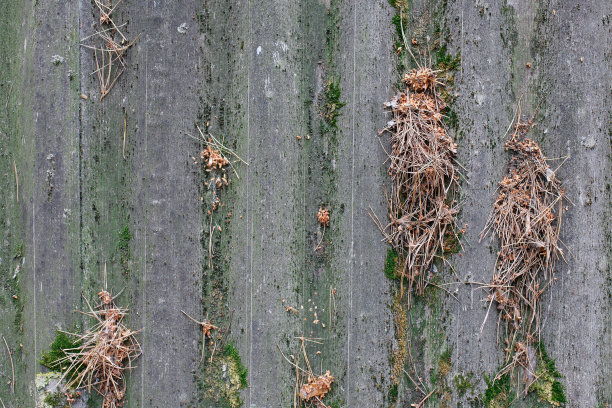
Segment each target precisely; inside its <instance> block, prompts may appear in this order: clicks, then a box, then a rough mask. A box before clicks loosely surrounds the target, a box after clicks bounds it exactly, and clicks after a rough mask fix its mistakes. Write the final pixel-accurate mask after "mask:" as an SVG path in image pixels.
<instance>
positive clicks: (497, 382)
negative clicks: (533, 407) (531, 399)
mask: <svg viewBox="0 0 612 408" xmlns="http://www.w3.org/2000/svg"><path fill="white" fill-rule="evenodd" d="M485 382H486V384H487V389H486V390H485V393H484V398H483V402H484V404H485V407H487V408H508V407H509V406H510V404H511V403H512V401H513V400H514V394H513V392H512V387H511V384H510V375H509V374H506V375H503V376H502V377H501V378H499V379H493V380H491V379H490V378H488V377H487V376H485Z"/></svg>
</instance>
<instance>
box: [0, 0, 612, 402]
mask: <svg viewBox="0 0 612 408" xmlns="http://www.w3.org/2000/svg"><path fill="white" fill-rule="evenodd" d="M408 3H409V4H408V6H409V7H408V15H409V24H408V25H407V27H405V31H406V33H407V36H408V38H409V40H410V39H411V38H413V37H414V38H415V39H416V40H417V41H418V42H419V46H417V47H415V52H417V54H418V51H419V50H422V49H423V47H424V46H423V44H425V46H426V44H427V38H428V36H429V41H430V42H431V43H433V42H434V41H435V40H438V41H440V42H441V44H445V45H446V46H447V49H448V52H449V53H450V54H452V55H460V57H461V64H460V67H459V68H458V70H457V71H456V73H455V79H454V89H453V93H456V99H455V102H454V104H453V106H452V108H453V110H454V111H455V112H456V114H457V118H458V128H457V129H456V139H457V141H458V144H459V155H458V160H459V161H460V162H461V164H462V165H463V166H464V167H465V173H466V175H467V177H468V182H464V183H463V199H464V205H463V210H462V213H461V216H460V220H459V224H460V225H463V224H465V223H467V224H468V228H467V234H466V237H465V241H464V246H465V250H464V251H461V253H460V255H461V256H459V255H454V256H452V257H451V258H449V260H448V262H447V263H445V264H443V265H440V266H439V269H440V271H439V274H440V276H441V277H442V278H441V279H442V282H444V283H449V285H448V286H447V287H448V290H449V291H450V292H452V293H453V295H454V296H455V297H456V299H455V298H454V297H452V296H449V295H448V294H447V292H445V291H438V292H436V293H435V296H433V295H432V296H431V298H423V299H417V300H416V301H415V303H414V305H413V307H412V308H411V309H409V310H408V309H407V308H405V307H404V308H403V307H399V306H398V304H397V302H396V301H395V300H394V294H395V293H396V291H397V286H398V285H397V283H395V282H392V281H390V280H387V279H386V278H385V277H384V275H383V264H384V259H385V256H386V251H387V248H386V245H385V244H384V243H383V242H381V235H380V233H379V232H378V230H377V228H376V227H375V225H374V224H373V222H372V221H371V220H370V218H369V217H368V215H367V210H368V209H369V208H372V209H373V211H374V212H375V213H376V214H378V215H379V217H381V219H383V218H386V217H385V198H384V186H386V185H387V186H388V184H389V180H388V178H387V175H386V171H385V163H384V161H385V154H384V151H383V150H382V148H381V145H380V143H379V139H378V137H377V130H378V129H381V128H382V127H383V126H384V125H385V122H386V116H385V113H384V111H383V102H384V101H386V100H387V99H389V98H390V97H391V96H392V95H393V93H394V90H395V88H394V85H395V84H396V83H397V81H398V79H399V77H400V74H401V72H398V62H400V61H398V58H397V56H396V53H395V51H396V50H395V49H394V48H395V47H394V44H395V41H396V40H397V36H396V32H395V27H394V26H393V24H392V19H393V16H394V15H395V13H396V11H397V10H396V9H395V8H394V7H393V6H392V5H390V4H389V3H388V2H387V1H383V0H380V1H367V0H351V1H331V2H330V1H329V0H328V1H325V0H302V1H289V0H282V1H259V2H252V1H245V0H236V1H234V2H226V1H221V0H208V1H204V0H199V1H196V0H186V1H183V2H162V1H141V2H137V1H124V2H122V3H121V4H120V5H119V6H118V8H117V12H116V21H117V22H126V23H127V25H126V27H125V30H124V32H125V33H127V34H128V36H129V37H130V38H134V37H136V36H137V35H138V34H140V38H139V39H138V40H137V42H136V43H135V45H134V46H133V47H132V48H131V49H130V51H129V52H128V56H127V61H128V64H129V65H128V68H127V70H126V71H125V73H124V74H123V75H122V76H121V78H120V79H119V80H118V82H117V84H116V85H115V87H114V89H113V90H112V91H111V92H110V94H109V95H108V96H106V97H105V98H104V99H103V100H100V98H99V90H98V83H97V78H96V76H95V75H91V73H92V72H93V71H94V69H95V61H94V59H93V53H92V52H91V51H90V50H88V49H86V48H83V47H80V46H79V39H80V38H84V37H86V36H88V35H90V34H92V33H93V31H94V27H95V26H94V23H95V20H96V19H97V16H96V14H95V13H94V11H95V9H94V6H93V4H92V2H89V1H61V2H56V1H49V0H37V1H27V0H26V1H20V2H16V1H15V2H8V1H7V2H2V4H0V37H1V39H2V41H0V107H1V108H2V109H0V138H1V143H0V156H1V160H0V183H1V185H0V215H1V216H0V226H1V229H0V230H1V233H2V234H3V236H2V240H1V241H0V282H1V286H0V334H2V335H3V336H4V337H5V339H6V341H7V344H8V346H9V349H10V350H11V351H12V353H13V354H12V357H13V361H14V369H15V392H14V394H13V393H11V391H10V386H9V384H7V382H10V380H11V378H12V374H11V367H10V362H9V359H8V355H7V353H6V350H5V348H4V344H3V342H2V343H0V344H2V347H1V349H2V352H1V353H0V355H2V358H0V398H2V401H3V403H4V405H5V406H6V407H30V406H33V405H34V402H33V401H34V399H35V398H36V395H35V394H36V391H35V386H34V379H35V376H36V374H37V373H40V372H44V371H45V369H44V368H43V367H41V366H40V365H39V364H38V359H39V358H40V354H41V352H42V351H44V350H46V349H47V348H48V345H49V343H50V342H51V341H52V340H53V337H54V332H55V330H56V329H58V328H59V329H66V330H72V329H73V328H74V325H75V324H76V325H80V326H79V327H82V325H83V324H87V322H84V321H83V319H82V317H80V316H79V315H78V314H77V313H74V310H76V309H82V308H83V307H84V303H83V300H82V295H83V296H86V297H87V298H88V299H92V298H93V297H95V294H96V293H97V291H98V290H99V289H100V288H101V286H102V284H103V283H102V282H103V270H104V265H105V264H106V267H107V270H108V280H109V286H110V287H111V288H112V289H113V291H114V292H115V293H117V292H118V291H119V290H121V289H124V291H123V292H122V294H121V296H120V297H119V298H118V301H119V302H120V303H121V304H122V305H124V306H126V307H129V308H130V310H131V315H130V317H129V324H130V326H131V327H133V328H134V329H138V328H143V331H142V333H141V334H140V336H139V339H140V340H141V343H142V347H143V351H144V352H143V355H142V357H141V358H140V359H139V360H138V361H137V363H136V365H137V366H138V367H137V368H136V369H135V370H134V371H133V372H131V373H130V374H129V377H128V399H127V400H128V403H127V406H128V407H136V406H139V407H171V406H172V407H173V406H207V407H208V406H210V407H216V406H224V405H223V401H216V402H215V396H218V395H219V387H222V386H223V384H224V383H223V380H219V381H220V382H219V381H216V380H215V381H212V380H210V379H211V378H213V377H214V378H216V377H215V376H216V375H218V374H219V373H218V372H215V370H216V369H217V368H218V367H217V368H215V366H214V365H211V364H199V359H200V349H201V337H200V330H199V328H198V327H197V326H196V325H195V324H193V323H192V322H190V321H189V320H188V319H186V318H185V317H184V316H183V315H182V314H181V313H180V310H181V309H182V310H184V311H186V312H187V313H189V314H190V315H192V316H194V317H197V318H202V317H204V316H208V318H210V319H211V320H213V322H214V323H216V324H217V325H218V326H219V327H221V328H223V329H225V328H227V327H229V330H228V333H227V335H225V336H224V338H223V339H221V340H219V344H222V343H228V342H230V341H231V342H232V344H234V345H235V346H236V347H237V349H238V351H239V354H240V356H241V359H242V363H243V364H244V365H245V366H246V367H247V368H248V383H249V387H248V388H246V389H243V390H242V391H241V392H240V397H241V398H242V400H243V401H244V403H245V406H250V407H272V406H290V405H291V404H293V399H294V396H293V393H294V389H293V387H294V383H295V372H294V369H293V368H292V367H291V366H290V365H289V364H288V363H287V362H286V361H285V360H284V359H283V357H282V356H281V354H280V352H279V350H278V347H280V348H281V349H282V350H283V352H284V353H285V354H286V355H289V354H294V355H296V354H297V353H299V344H300V343H299V340H297V339H296V338H295V337H296V336H305V337H311V338H321V339H323V343H324V344H321V345H319V344H316V343H308V346H307V350H308V353H309V357H310V361H311V364H312V367H313V370H314V371H316V372H319V371H321V370H323V372H324V371H325V370H330V371H331V372H332V374H333V375H334V376H335V377H336V382H335V384H334V391H333V392H332V393H331V394H330V395H329V396H328V397H326V402H327V403H328V404H331V403H335V404H337V405H334V406H341V407H355V406H357V407H379V406H390V405H391V404H392V403H393V402H394V401H396V398H395V397H394V396H393V394H394V391H393V387H392V386H393V378H392V356H393V353H394V350H397V348H398V335H397V333H396V330H397V328H398V327H400V326H398V324H397V322H398V321H400V320H401V318H402V316H404V317H405V320H406V322H407V330H404V331H403V332H401V333H403V335H405V336H406V337H405V340H406V341H407V342H408V344H409V345H410V349H411V354H412V360H414V364H413V365H412V366H411V365H407V366H406V369H407V371H409V372H410V371H411V370H413V369H414V370H415V373H414V374H415V375H418V376H421V377H424V382H425V383H427V384H429V385H430V386H431V387H432V388H433V387H436V386H438V387H439V390H440V392H436V393H434V394H433V395H432V397H431V398H430V399H429V400H428V401H427V406H432V407H433V406H445V404H450V405H448V406H456V405H458V404H463V405H462V406H479V402H478V396H479V395H480V394H481V393H482V392H483V391H484V389H485V388H486V384H485V381H484V378H485V376H493V375H495V373H496V372H497V370H498V369H499V367H500V365H501V364H502V352H501V347H500V346H499V345H498V344H497V334H496V323H495V322H496V316H495V317H489V319H488V320H487V323H486V324H485V325H484V327H483V329H482V331H481V325H482V322H483V320H484V317H485V315H486V312H487V310H486V308H485V307H484V305H483V302H481V300H482V299H483V298H484V297H485V293H484V292H483V291H482V290H481V289H478V288H477V287H476V286H474V285H465V284H457V283H456V282H459V281H466V280H470V281H480V282H488V281H489V280H490V277H491V273H492V271H493V267H494V264H495V255H494V254H495V251H496V248H497V247H496V245H497V244H496V243H495V242H494V241H493V242H489V241H486V242H483V243H478V236H479V234H480V231H481V230H482V228H483V227H484V223H485V221H486V217H487V215H488V212H489V210H490V208H491V205H492V203H493V200H494V197H495V188H496V183H497V181H499V180H500V179H501V177H502V176H503V174H504V172H505V163H506V159H507V155H506V153H505V152H504V150H503V141H504V140H503V137H504V134H505V132H506V130H507V128H508V126H509V124H510V122H511V120H512V118H513V114H514V110H515V109H516V106H517V103H518V101H519V99H520V100H521V101H522V106H523V109H524V110H525V111H526V112H533V110H534V109H535V106H537V105H538V104H539V106H540V108H539V113H538V115H537V116H536V120H535V123H536V126H535V128H534V129H533V133H532V135H533V137H534V138H535V140H536V141H537V142H538V143H540V145H541V146H542V148H543V150H544V152H545V154H546V155H547V156H548V157H550V158H559V157H566V156H567V157H568V158H567V160H566V161H565V162H564V164H563V166H562V167H561V168H560V169H559V171H558V175H559V177H560V178H561V179H562V180H563V181H564V186H565V188H566V189H567V194H568V198H569V200H570V201H571V204H568V206H569V208H568V211H567V212H566V213H565V216H564V217H565V218H564V227H563V229H562V240H563V243H564V244H565V246H566V248H567V249H566V258H567V263H559V264H558V268H557V276H558V281H557V283H556V284H555V285H554V286H553V287H552V289H551V290H550V291H549V292H548V293H547V294H546V296H545V299H544V300H543V302H542V303H543V309H542V321H543V322H544V323H543V338H542V340H543V341H544V343H545V344H546V346H547V349H548V352H549V354H550V355H551V357H553V358H554V359H555V360H556V364H557V368H558V369H559V371H560V372H561V374H562V375H563V376H564V379H562V382H563V384H564V385H565V388H566V394H567V397H568V400H569V406H579V407H602V406H603V407H605V406H608V405H609V404H610V403H612V380H611V363H610V362H611V361H612V334H611V333H612V331H611V327H610V325H611V317H610V316H612V307H611V306H612V305H611V296H610V255H611V250H612V243H611V240H610V199H611V193H610V172H611V168H610V167H611V166H610V163H611V160H610V153H611V152H610V148H611V147H610V146H611V144H610V132H611V122H610V121H611V112H612V100H611V99H612V94H611V88H610V86H611V85H610V84H611V83H612V74H611V72H612V71H611V70H610V58H611V56H610V50H611V46H612V36H611V24H612V23H611V22H610V18H611V14H612V6H611V5H610V4H608V3H606V2H598V1H594V0H593V1H578V2H575V1H552V0H551V1H539V2H527V1H514V0H513V1H509V0H508V1H504V2H502V1H499V2H493V1H491V2H484V1H471V0H470V1H468V0H454V1H452V0H449V1H426V0H413V1H412V2H408ZM183 23H185V24H186V26H183V27H186V31H185V32H184V33H181V32H180V31H179V30H178V29H177V28H178V27H179V26H181V25H182V24H183ZM181 31H184V30H181ZM55 56H59V57H61V58H57V57H55ZM428 58H429V55H428V54H426V55H418V56H417V59H420V60H421V61H424V60H427V59H428ZM432 58H433V59H435V54H433V57H432ZM528 63H529V65H530V68H528V67H527V64H528ZM330 83H331V84H332V87H333V86H335V85H338V86H339V89H340V91H341V94H340V97H339V100H335V99H333V98H332V97H331V96H330V92H329V91H330V89H329V88H330ZM81 94H84V95H86V96H87V99H82V98H81V97H80V95H81ZM338 102H340V103H343V104H344V106H342V107H341V108H340V107H339V106H340V105H339V104H338ZM334 103H336V105H337V106H336V109H339V113H340V114H339V115H338V116H335V119H334V120H335V122H336V124H335V126H334V125H333V124H332V123H331V122H330V121H329V120H326V119H325V114H326V113H329V112H330V105H333V104H334ZM332 117H333V115H332ZM124 123H125V124H126V126H125V148H124V147H123V137H124ZM196 124H197V125H199V126H200V127H201V128H202V129H203V130H207V131H208V132H210V133H211V134H213V135H215V136H216V137H222V138H224V141H225V143H226V145H227V146H229V147H231V148H232V149H233V150H234V151H235V152H236V153H237V154H238V155H239V156H240V157H242V158H243V159H244V160H245V161H246V162H248V166H247V165H245V164H241V163H237V164H235V166H236V172H237V174H234V173H232V176H231V178H232V183H231V184H230V186H229V187H228V188H227V189H226V190H224V191H223V192H221V193H220V199H221V202H222V204H223V205H224V206H223V207H221V208H220V209H219V210H218V211H216V212H215V213H214V214H213V216H212V218H211V217H209V215H208V212H207V211H208V209H209V203H210V200H211V193H210V191H207V189H206V188H205V187H204V180H205V174H204V173H203V172H202V170H201V167H200V166H198V165H194V164H193V157H196V158H197V157H198V154H199V151H200V149H201V145H200V144H199V143H198V142H196V141H194V140H193V139H192V138H191V137H190V136H197V132H198V131H197V129H196ZM297 136H300V137H301V139H300V140H298V137H297ZM561 162H562V160H559V161H555V162H554V163H556V164H554V166H555V167H556V166H557V163H558V164H560V163H561ZM15 172H16V173H17V177H18V180H19V189H18V190H17V185H16V178H15ZM17 195H18V196H17ZM320 207H327V208H329V209H330V210H331V223H330V226H329V228H326V229H325V230H323V229H322V228H321V227H320V225H319V224H318V223H317V220H316V213H317V211H318V209H319V208H320ZM229 213H231V216H230V217H228V214H229ZM211 220H212V221H211ZM211 223H212V224H211ZM211 225H212V226H213V227H215V226H219V227H221V231H219V229H217V230H216V232H214V233H213V235H212V238H211V237H210V235H209V234H210V230H211ZM319 242H320V248H319V249H317V246H318V244H319ZM209 245H212V248H213V250H214V258H213V259H212V265H213V266H212V268H211V267H210V266H209V265H210V261H211V259H209V255H208V254H209ZM453 282H455V283H453ZM445 287H446V286H445ZM283 300H284V302H283ZM394 304H395V306H396V307H394ZM287 305H290V306H292V307H295V308H297V309H298V310H299V316H296V315H294V314H292V313H287V312H286V310H285V307H286V306H287ZM301 306H303V307H304V308H303V309H302V308H301ZM315 307H316V308H315ZM310 309H312V311H311V310H310ZM315 312H317V317H318V318H319V323H318V324H315V323H313V321H314V320H315V316H314V313H315ZM330 312H331V321H330ZM230 323H231V324H230ZM322 323H324V324H325V327H323V326H322ZM213 349H214V346H213V345H212V344H211V343H210V342H209V343H208V345H207V356H210V352H211V351H212V350H213ZM318 351H320V354H318V353H317V352H318ZM217 352H218V353H219V351H217ZM445 352H446V355H448V353H450V369H449V372H448V373H447V374H446V375H445V376H444V378H443V379H440V378H438V381H439V385H436V384H435V382H434V381H433V379H432V376H431V373H435V372H438V371H439V361H440V358H441V356H443V355H444V353H445ZM220 355H221V354H219V356H220ZM470 373H471V376H470ZM460 376H462V377H466V378H467V377H469V378H471V380H470V383H471V384H472V385H473V388H470V389H469V390H468V391H467V392H465V393H462V392H461V391H460V390H459V389H458V387H457V386H456V384H457V381H456V380H457V379H460V378H462V377H460ZM432 382H433V383H432ZM211 387H212V388H215V387H217V389H216V390H211V389H210V388H211ZM442 390H443V392H442ZM421 398H422V396H421V394H420V393H418V392H415V391H414V389H413V387H412V386H411V383H410V381H409V380H408V379H407V377H406V376H403V377H402V379H401V381H400V383H399V387H398V397H397V401H396V406H410V404H412V403H418V402H419V401H420V399H421ZM470 404H471V405H470ZM520 404H523V405H524V406H535V404H538V403H537V402H536V401H535V400H534V399H528V400H525V401H523V402H522V403H519V404H518V405H520ZM606 404H608V405H606ZM518 405H517V406H518Z"/></svg>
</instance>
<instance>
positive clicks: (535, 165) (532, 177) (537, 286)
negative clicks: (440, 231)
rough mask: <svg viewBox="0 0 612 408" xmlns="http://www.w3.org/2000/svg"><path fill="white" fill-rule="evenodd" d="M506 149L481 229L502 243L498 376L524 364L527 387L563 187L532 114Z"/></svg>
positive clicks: (492, 297)
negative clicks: (504, 168) (536, 137)
mask: <svg viewBox="0 0 612 408" xmlns="http://www.w3.org/2000/svg"><path fill="white" fill-rule="evenodd" d="M520 117H521V115H520V109H519V115H518V118H519V119H518V120H517V122H516V123H515V125H514V132H513V133H512V135H511V136H510V138H509V139H508V140H507V141H506V144H505V148H506V150H508V151H509V152H510V153H511V158H510V162H509V164H508V172H507V174H506V176H505V177H504V179H503V180H502V181H501V182H500V183H499V185H498V191H499V193H498V196H497V199H496V200H495V204H494V205H493V209H492V210H491V213H490V215H489V219H488V221H487V224H486V226H485V228H484V230H483V231H482V234H481V240H482V238H483V237H484V236H485V235H487V234H489V233H491V235H492V238H493V236H497V238H498V239H499V243H500V251H499V252H498V256H497V262H496V268H495V273H494V274H493V279H492V282H491V284H490V285H489V290H490V293H489V295H488V298H487V301H489V302H491V303H492V302H495V303H496V305H497V309H498V311H499V319H498V327H500V328H501V329H502V332H503V337H504V340H503V341H504V350H505V355H506V366H505V367H504V369H503V370H502V371H501V372H500V374H499V376H501V375H504V374H506V373H509V372H514V369H515V368H520V369H521V370H520V372H521V373H522V381H519V383H524V384H525V391H528V389H529V385H530V384H531V383H532V382H533V381H534V380H535V379H536V375H535V367H536V361H535V359H536V350H535V347H534V343H535V342H537V341H539V339H540V310H539V300H540V298H541V296H542V294H543V293H544V292H545V290H546V289H547V288H548V286H549V285H550V284H551V283H552V282H553V281H554V273H553V272H554V267H555V262H556V261H557V260H558V259H559V258H563V250H562V249H561V248H560V247H559V231H560V228H561V221H562V215H563V200H564V197H565V190H564V189H563V188H562V187H561V182H560V181H559V179H558V178H557V176H556V174H555V171H553V170H552V169H551V168H550V166H549V164H548V161H547V159H546V157H545V156H544V154H543V153H542V150H541V149H540V147H539V146H538V144H537V143H536V142H534V141H533V140H531V139H529V138H528V137H527V134H528V132H529V130H530V128H531V127H532V122H533V118H532V119H531V120H529V121H521V118H520Z"/></svg>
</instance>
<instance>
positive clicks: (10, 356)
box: [2, 335, 15, 405]
mask: <svg viewBox="0 0 612 408" xmlns="http://www.w3.org/2000/svg"><path fill="white" fill-rule="evenodd" d="M2 340H4V345H5V346H6V351H7V353H8V355H9V360H10V361H11V375H12V377H11V394H14V393H15V366H14V365H13V353H11V350H10V349H9V346H8V343H7V342H6V339H5V338H4V335H2ZM3 405H4V404H3Z"/></svg>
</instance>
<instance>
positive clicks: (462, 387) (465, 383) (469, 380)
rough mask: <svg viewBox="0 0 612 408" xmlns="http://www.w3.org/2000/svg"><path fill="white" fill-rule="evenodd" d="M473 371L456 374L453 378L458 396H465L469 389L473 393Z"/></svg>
mask: <svg viewBox="0 0 612 408" xmlns="http://www.w3.org/2000/svg"><path fill="white" fill-rule="evenodd" d="M473 378H474V373H471V372H470V373H468V374H467V375H465V376H464V375H463V374H458V375H456V376H455V378H453V384H454V385H455V390H456V391H457V394H458V395H459V398H462V397H463V396H465V394H466V393H467V392H468V391H470V392H471V393H472V394H473V393H474V388H475V384H474V382H473Z"/></svg>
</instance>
